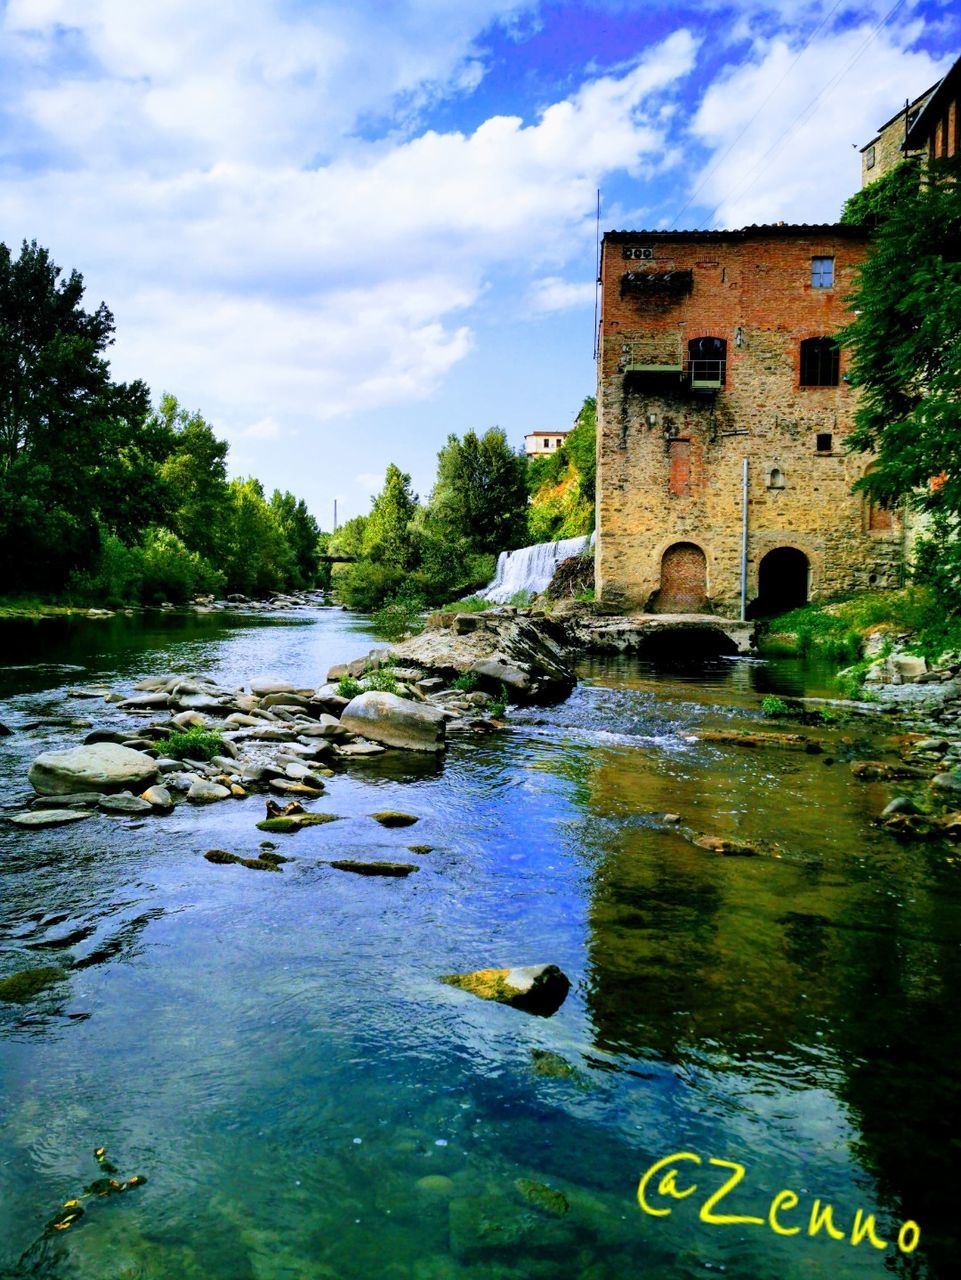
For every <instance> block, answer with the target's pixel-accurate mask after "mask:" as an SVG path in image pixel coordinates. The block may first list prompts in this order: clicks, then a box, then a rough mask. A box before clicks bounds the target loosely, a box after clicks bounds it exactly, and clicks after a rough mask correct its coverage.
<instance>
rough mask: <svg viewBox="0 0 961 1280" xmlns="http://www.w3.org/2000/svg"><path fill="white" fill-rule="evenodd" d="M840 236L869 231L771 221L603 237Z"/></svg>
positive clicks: (858, 236) (846, 226)
mask: <svg viewBox="0 0 961 1280" xmlns="http://www.w3.org/2000/svg"><path fill="white" fill-rule="evenodd" d="M828 235H830V236H840V237H842V238H843V239H847V240H866V239H867V238H868V232H867V231H866V230H865V229H864V228H863V227H856V226H851V225H849V224H848V223H845V222H818V223H789V222H774V223H768V224H763V225H757V226H750V227H738V228H734V229H731V230H715V231H697V230H691V231H663V230H661V231H647V230H644V229H643V228H641V229H640V230H637V231H605V232H604V237H603V238H604V240H606V241H609V242H610V243H611V244H624V243H626V242H627V241H629V240H637V239H639V238H641V237H643V238H644V239H646V240H757V239H765V238H769V237H775V238H776V237H778V236H783V237H785V238H787V237H790V236H795V237H802V236H805V237H810V236H828Z"/></svg>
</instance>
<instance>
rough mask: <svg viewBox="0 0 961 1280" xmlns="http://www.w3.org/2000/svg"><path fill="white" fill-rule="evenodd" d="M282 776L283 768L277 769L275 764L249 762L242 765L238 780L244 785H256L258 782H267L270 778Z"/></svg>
mask: <svg viewBox="0 0 961 1280" xmlns="http://www.w3.org/2000/svg"><path fill="white" fill-rule="evenodd" d="M283 776H284V771H283V769H278V768H277V766H276V765H273V764H249V765H246V766H245V767H244V770H243V772H242V773H241V775H240V780H241V782H243V783H244V784H245V785H246V786H257V784H258V783H261V782H268V781H269V780H270V779H271V778H282V777H283Z"/></svg>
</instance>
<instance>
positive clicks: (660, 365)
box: [619, 334, 684, 380]
mask: <svg viewBox="0 0 961 1280" xmlns="http://www.w3.org/2000/svg"><path fill="white" fill-rule="evenodd" d="M619 368H620V371H621V373H624V374H628V373H646V374H667V375H671V374H673V375H674V376H675V377H676V378H678V379H679V380H680V379H682V378H683V377H684V352H683V349H682V347H681V344H680V341H679V340H678V339H677V338H676V337H675V335H673V334H664V335H657V336H652V337H646V338H633V339H631V340H630V341H629V342H624V343H622V345H621V358H620V362H619Z"/></svg>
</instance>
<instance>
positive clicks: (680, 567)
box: [651, 542, 707, 613]
mask: <svg viewBox="0 0 961 1280" xmlns="http://www.w3.org/2000/svg"><path fill="white" fill-rule="evenodd" d="M706 602H707V559H706V557H705V555H704V552H703V551H702V550H701V548H700V547H699V546H697V545H696V543H693V542H675V543H674V545H673V546H672V547H668V549H667V550H666V551H665V552H664V555H663V557H662V559H661V589H660V590H659V591H658V592H656V594H655V596H654V599H653V600H652V602H651V612H652V613H700V612H701V611H702V610H703V608H704V606H705V604H706Z"/></svg>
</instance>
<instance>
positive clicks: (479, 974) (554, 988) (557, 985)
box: [440, 964, 571, 1018]
mask: <svg viewBox="0 0 961 1280" xmlns="http://www.w3.org/2000/svg"><path fill="white" fill-rule="evenodd" d="M440 980H441V982H445V983H446V984H447V985H448V986H450V987H459V988H460V990H461V991H469V992H470V993H471V995H474V996H479V997H480V998H481V999H482V1000H495V1001H497V1003H498V1004H508V1005H510V1006H511V1007H512V1008H514V1009H523V1010H524V1012H525V1013H535V1014H538V1015H539V1016H541V1017H545V1018H549V1017H550V1016H551V1014H553V1013H556V1012H557V1010H558V1009H559V1008H560V1007H561V1005H562V1004H563V1003H564V1001H565V1000H566V998H567V993H568V991H569V990H570V988H571V984H570V980H569V979H568V977H567V976H566V974H564V973H562V972H561V970H560V969H558V967H557V965H555V964H538V965H527V966H524V967H521V968H516V969H477V970H475V971H474V972H473V973H450V974H446V975H445V976H444V977H442V978H441V979H440Z"/></svg>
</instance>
